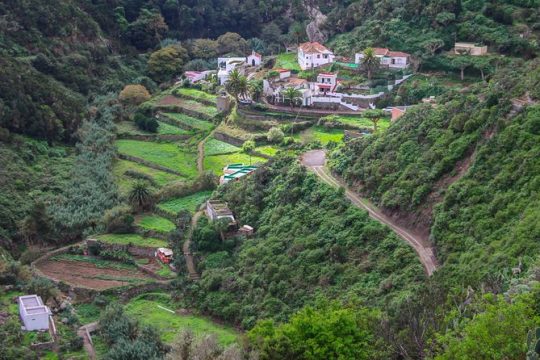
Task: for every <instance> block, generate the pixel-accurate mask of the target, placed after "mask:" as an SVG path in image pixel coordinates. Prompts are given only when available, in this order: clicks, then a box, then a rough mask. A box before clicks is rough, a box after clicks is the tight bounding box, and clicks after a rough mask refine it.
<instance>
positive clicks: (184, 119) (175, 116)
mask: <svg viewBox="0 0 540 360" xmlns="http://www.w3.org/2000/svg"><path fill="white" fill-rule="evenodd" d="M162 115H163V116H166V117H167V118H169V119H171V120H172V121H173V122H175V123H177V124H178V126H180V127H184V128H185V127H187V128H190V129H195V130H202V131H210V130H212V129H213V128H214V124H212V123H211V122H209V121H206V120H200V119H197V118H194V117H192V116H189V115H186V114H182V113H162Z"/></svg>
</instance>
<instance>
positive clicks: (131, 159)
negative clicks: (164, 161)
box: [117, 154, 184, 176]
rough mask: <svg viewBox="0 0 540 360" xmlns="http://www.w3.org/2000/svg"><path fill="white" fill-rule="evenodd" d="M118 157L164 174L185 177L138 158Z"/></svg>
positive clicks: (129, 156) (121, 155) (122, 155)
mask: <svg viewBox="0 0 540 360" xmlns="http://www.w3.org/2000/svg"><path fill="white" fill-rule="evenodd" d="M117 156H118V158H119V159H122V160H129V161H133V162H136V163H139V164H143V165H145V166H148V167H149V168H152V169H156V170H160V171H163V172H166V173H169V174H173V175H178V176H184V175H183V174H182V173H180V172H179V171H175V170H171V169H169V168H167V167H165V166H161V165H158V164H154V163H153V162H150V161H146V160H144V159H141V158H139V157H136V156H131V155H126V154H117Z"/></svg>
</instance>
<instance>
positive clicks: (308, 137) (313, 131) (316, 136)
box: [294, 126, 344, 145]
mask: <svg viewBox="0 0 540 360" xmlns="http://www.w3.org/2000/svg"><path fill="white" fill-rule="evenodd" d="M343 135H344V131H343V130H342V129H327V128H325V127H322V126H314V127H311V128H309V129H306V130H304V131H302V132H301V133H299V134H295V135H294V138H295V139H296V140H299V141H301V142H303V143H309V142H313V141H319V142H320V143H321V144H323V145H326V144H328V143H329V142H330V141H334V142H337V143H339V142H342V141H343Z"/></svg>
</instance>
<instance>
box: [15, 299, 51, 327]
mask: <svg viewBox="0 0 540 360" xmlns="http://www.w3.org/2000/svg"><path fill="white" fill-rule="evenodd" d="M18 302H19V315H20V316H21V320H22V322H23V324H24V328H25V330H27V331H32V330H48V329H49V317H50V316H51V315H52V313H51V310H50V309H49V307H48V306H45V305H44V304H43V301H42V300H41V297H39V296H37V295H25V296H19V299H18Z"/></svg>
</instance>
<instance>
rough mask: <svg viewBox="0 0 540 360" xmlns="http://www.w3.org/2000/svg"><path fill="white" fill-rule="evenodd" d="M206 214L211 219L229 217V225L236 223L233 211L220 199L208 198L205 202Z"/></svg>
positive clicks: (217, 219) (216, 219)
mask: <svg viewBox="0 0 540 360" xmlns="http://www.w3.org/2000/svg"><path fill="white" fill-rule="evenodd" d="M205 212H206V215H207V216H208V218H209V219H210V220H211V221H219V220H222V219H229V221H230V222H229V224H230V225H235V224H236V219H235V218H234V215H233V212H232V211H231V209H229V207H228V206H227V203H225V202H223V201H220V200H208V201H207V202H206V211H205Z"/></svg>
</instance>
